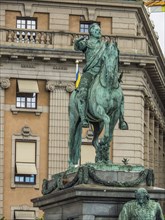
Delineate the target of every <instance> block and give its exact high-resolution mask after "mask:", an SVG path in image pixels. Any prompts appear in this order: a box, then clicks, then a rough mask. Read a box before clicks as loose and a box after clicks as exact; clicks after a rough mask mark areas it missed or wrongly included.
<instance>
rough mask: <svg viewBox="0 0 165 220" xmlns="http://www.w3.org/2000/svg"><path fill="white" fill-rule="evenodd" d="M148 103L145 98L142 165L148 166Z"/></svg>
mask: <svg viewBox="0 0 165 220" xmlns="http://www.w3.org/2000/svg"><path fill="white" fill-rule="evenodd" d="M149 119H150V111H149V103H148V100H145V106H144V166H145V167H147V168H149Z"/></svg>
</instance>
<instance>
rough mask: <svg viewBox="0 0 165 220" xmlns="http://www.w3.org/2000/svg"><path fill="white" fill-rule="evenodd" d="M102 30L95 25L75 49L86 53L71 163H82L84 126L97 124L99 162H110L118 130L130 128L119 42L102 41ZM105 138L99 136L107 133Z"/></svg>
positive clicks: (72, 107)
mask: <svg viewBox="0 0 165 220" xmlns="http://www.w3.org/2000/svg"><path fill="white" fill-rule="evenodd" d="M101 37H102V36H101V29H100V27H99V25H98V24H96V23H94V24H92V25H91V26H90V29H89V38H88V39H87V38H84V37H81V38H79V39H77V40H76V41H75V43H74V47H75V50H80V51H82V52H83V53H85V59H86V65H85V67H84V68H83V74H82V77H81V81H80V85H79V87H78V89H76V90H74V91H73V93H72V95H71V97H70V103H69V120H70V121H69V122H70V130H69V150H70V152H69V164H70V165H75V164H78V160H79V158H80V147H81V132H82V127H88V125H89V123H91V124H92V125H93V128H94V137H93V141H92V144H93V146H94V147H95V150H96V158H95V162H103V163H108V162H109V145H110V141H111V140H112V136H113V130H114V127H115V125H116V123H117V121H118V120H119V128H120V129H123V130H127V129H128V125H127V123H126V122H125V121H124V96H123V92H122V89H121V86H120V78H121V76H120V74H119V50H118V48H117V44H116V42H105V41H102V40H101ZM103 128H104V133H103V137H102V138H101V139H100V140H99V135H100V133H101V132H102V131H103Z"/></svg>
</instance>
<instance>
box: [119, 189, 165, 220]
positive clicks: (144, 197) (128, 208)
mask: <svg viewBox="0 0 165 220" xmlns="http://www.w3.org/2000/svg"><path fill="white" fill-rule="evenodd" d="M135 198H136V200H133V201H130V202H127V203H126V204H125V205H124V206H123V209H122V211H121V212H120V215H119V218H118V219H119V220H164V217H163V213H162V209H161V207H160V205H159V203H158V202H155V201H153V200H150V198H149V194H148V192H147V190H146V189H144V188H139V189H138V190H137V191H135Z"/></svg>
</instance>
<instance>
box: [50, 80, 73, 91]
mask: <svg viewBox="0 0 165 220" xmlns="http://www.w3.org/2000/svg"><path fill="white" fill-rule="evenodd" d="M59 87H61V88H62V87H63V88H65V89H66V91H67V92H72V91H73V90H74V89H75V85H74V83H72V82H67V81H47V83H46V89H47V90H48V91H50V92H54V91H55V90H56V89H57V88H59Z"/></svg>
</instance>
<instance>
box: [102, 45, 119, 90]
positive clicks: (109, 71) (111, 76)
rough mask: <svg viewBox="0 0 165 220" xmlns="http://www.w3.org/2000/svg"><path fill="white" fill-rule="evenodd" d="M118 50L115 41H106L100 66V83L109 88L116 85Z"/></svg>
mask: <svg viewBox="0 0 165 220" xmlns="http://www.w3.org/2000/svg"><path fill="white" fill-rule="evenodd" d="M118 66H119V50H118V47H117V43H116V42H106V47H105V51H104V56H103V62H102V68H101V83H102V85H104V86H107V87H109V88H115V87H117V86H118Z"/></svg>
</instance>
